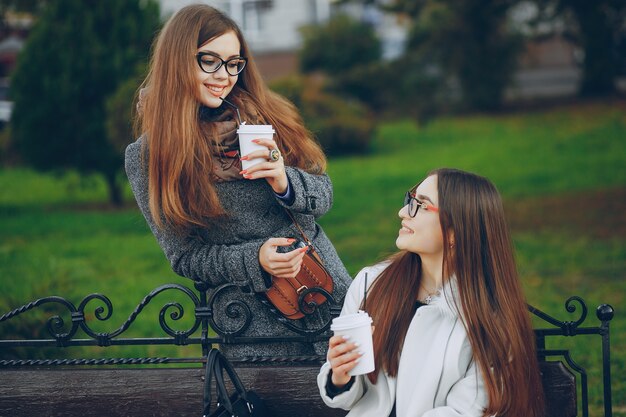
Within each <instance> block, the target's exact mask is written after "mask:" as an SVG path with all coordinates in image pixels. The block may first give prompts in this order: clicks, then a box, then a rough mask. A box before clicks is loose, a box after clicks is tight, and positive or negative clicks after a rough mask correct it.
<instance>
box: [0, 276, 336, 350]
mask: <svg viewBox="0 0 626 417" xmlns="http://www.w3.org/2000/svg"><path fill="white" fill-rule="evenodd" d="M195 289H196V291H195V292H194V291H193V290H191V289H189V288H187V287H185V286H183V285H179V284H165V285H162V286H159V287H157V288H155V289H154V290H152V291H151V292H150V293H149V294H148V295H146V296H145V297H144V298H143V300H142V301H141V302H140V303H139V304H138V305H137V306H136V307H135V309H134V310H133V312H132V313H131V314H130V315H129V317H128V318H127V319H126V320H125V321H124V322H123V323H122V324H121V325H120V326H119V327H118V328H116V329H114V330H112V331H107V332H99V331H96V330H94V328H93V327H92V326H93V325H92V326H90V324H89V322H88V320H87V319H86V316H89V315H86V312H87V311H89V308H90V307H89V306H91V305H92V304H93V303H94V302H96V303H99V304H100V305H98V306H96V307H95V308H94V310H93V317H95V318H96V319H97V320H98V321H101V322H106V321H107V320H109V319H110V318H111V317H112V315H113V303H112V302H111V300H110V299H109V298H108V297H106V296H105V295H102V294H98V293H94V294H89V295H87V296H86V297H84V298H83V299H82V300H81V302H80V303H79V304H78V307H75V306H74V304H72V303H71V302H70V301H68V300H66V299H65V298H62V297H58V296H50V297H45V298H41V299H38V300H36V301H33V302H31V303H28V304H25V305H24V306H22V307H20V308H18V309H15V310H12V311H10V312H9V313H7V314H4V315H3V316H0V325H1V323H2V322H5V321H7V320H11V319H14V318H16V317H17V316H19V315H21V314H23V313H25V312H27V311H29V310H32V309H34V308H37V307H40V306H42V305H44V304H50V303H53V304H58V305H61V306H63V307H64V308H65V309H66V310H67V312H68V313H69V315H70V317H71V325H68V324H67V323H66V321H65V320H64V319H63V317H62V315H63V314H62V313H59V314H55V315H53V316H52V317H50V318H48V319H47V329H48V332H49V333H50V335H51V336H52V338H53V339H54V340H40V339H29V340H0V347H11V346H54V345H56V346H73V345H97V346H110V345H112V344H115V345H125V344H134V345H137V344H140V345H149V344H157V343H158V344H164V343H171V344H175V345H185V344H190V343H194V344H202V345H203V347H206V346H209V345H210V344H211V343H221V342H226V341H228V342H229V343H236V342H237V340H238V339H237V337H239V336H241V335H242V334H243V333H244V332H245V331H246V329H248V328H249V327H250V324H251V323H252V320H253V313H252V310H251V308H250V306H249V305H248V304H246V302H244V301H243V300H242V299H240V298H238V297H229V295H228V294H229V292H231V291H241V290H240V288H239V287H237V286H236V285H234V284H230V283H227V284H224V285H221V286H219V287H217V288H215V289H212V290H211V289H209V288H208V286H207V285H206V284H204V283H195ZM171 291H175V292H182V293H183V294H184V295H185V296H186V297H187V298H188V299H189V301H190V302H191V303H192V304H193V308H194V321H193V323H192V325H191V327H189V328H187V329H183V330H176V329H175V328H174V327H173V326H171V325H170V324H169V323H168V321H169V320H171V321H178V320H180V319H181V318H183V316H184V315H185V309H184V307H183V305H182V304H181V303H180V302H174V301H170V302H167V303H165V304H164V305H163V307H162V308H161V309H160V311H159V325H160V327H161V329H162V330H163V332H164V333H165V334H167V335H168V336H169V337H170V338H171V339H170V340H169V342H168V341H167V340H166V341H164V340H163V339H162V338H141V339H121V338H120V336H122V335H123V334H124V333H125V332H126V331H127V330H128V329H129V328H130V327H131V326H132V324H133V323H134V322H135V321H136V319H137V318H138V316H139V315H140V314H141V313H142V312H143V310H144V309H145V308H146V306H147V305H148V304H149V303H150V302H151V301H152V300H153V299H154V298H155V297H156V296H158V295H159V294H161V293H164V292H171ZM207 294H208V295H209V297H208V299H207ZM311 294H316V296H317V294H321V295H322V296H323V297H324V299H325V300H326V301H325V302H324V304H325V305H326V306H328V308H326V307H324V308H323V309H321V310H323V311H324V313H325V317H324V320H321V321H320V320H319V318H318V319H317V320H316V323H317V324H316V325H315V326H311V325H310V323H307V324H303V322H302V321H299V320H288V319H286V318H284V317H283V316H282V315H280V313H278V312H277V311H276V310H273V308H272V306H271V305H270V304H269V303H267V301H266V300H265V304H266V305H267V306H268V308H270V310H272V311H274V312H275V313H276V319H277V321H278V322H280V323H282V324H283V325H284V326H285V327H286V328H287V329H289V330H291V331H292V332H293V336H284V337H283V336H281V337H278V339H280V340H281V341H285V342H288V341H291V340H293V341H302V340H304V339H305V340H307V341H312V340H313V339H314V338H315V337H318V338H319V339H320V340H321V339H322V338H324V337H325V336H326V334H325V332H326V331H327V330H328V328H329V326H330V322H331V320H332V318H333V317H335V316H337V315H338V314H339V311H340V306H337V305H336V300H335V299H334V297H333V296H332V294H330V293H328V292H327V291H325V290H324V289H321V288H310V289H307V290H305V291H303V292H302V294H301V295H300V299H299V303H300V307H301V309H302V311H303V312H305V314H306V315H307V316H313V315H315V313H316V312H319V311H320V306H319V305H318V304H317V303H316V302H312V301H307V300H308V299H310V298H311V297H308V296H309V295H311ZM251 300H260V301H261V302H264V301H263V300H264V298H263V297H262V296H260V297H258V298H251ZM254 302H256V301H254ZM305 320H306V319H305ZM200 326H202V329H203V331H202V336H201V337H200V338H197V337H196V338H192V335H194V334H195V333H196V332H197V331H198V329H199V328H200ZM79 328H80V329H81V330H82V331H83V332H84V334H85V335H87V336H88V337H89V339H76V338H75V336H76V333H77V331H78V329H79ZM209 328H210V329H212V330H213V331H214V332H215V333H217V335H218V336H217V337H214V338H211V337H209V336H208V331H207V330H208V329H209ZM302 336H304V339H303V338H302ZM157 339H158V340H157ZM245 340H246V342H247V343H255V338H254V337H245ZM316 340H317V339H316ZM259 341H262V340H261V338H259Z"/></svg>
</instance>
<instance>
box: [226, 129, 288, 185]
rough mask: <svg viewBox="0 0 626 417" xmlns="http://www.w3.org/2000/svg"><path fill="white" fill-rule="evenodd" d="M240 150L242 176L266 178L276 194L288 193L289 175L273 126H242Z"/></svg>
mask: <svg viewBox="0 0 626 417" xmlns="http://www.w3.org/2000/svg"><path fill="white" fill-rule="evenodd" d="M237 133H238V134H239V149H240V152H241V167H242V171H241V172H240V174H241V175H242V176H243V177H244V178H245V179H249V180H255V179H259V178H265V179H266V181H267V182H268V184H269V185H270V186H271V187H272V190H274V192H275V193H278V194H284V193H285V192H286V191H287V184H288V180H287V173H286V172H285V164H284V161H283V157H282V155H281V154H280V151H279V149H278V146H277V145H276V142H275V141H274V139H273V135H274V129H273V128H272V126H271V125H245V124H243V125H240V126H239V130H237Z"/></svg>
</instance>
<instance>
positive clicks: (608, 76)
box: [571, 0, 617, 96]
mask: <svg viewBox="0 0 626 417" xmlns="http://www.w3.org/2000/svg"><path fill="white" fill-rule="evenodd" d="M603 3H604V2H598V1H596V0H594V1H588V0H582V1H574V2H572V5H571V7H572V9H573V12H574V15H575V16H576V19H577V21H578V25H579V27H580V32H581V37H582V46H583V49H584V51H585V58H584V62H583V80H582V84H581V86H580V94H581V95H582V96H605V95H609V94H612V93H614V92H615V77H616V74H617V63H616V59H615V58H614V55H613V51H614V47H615V44H614V40H613V31H614V28H613V27H612V26H611V21H610V19H609V18H608V16H607V14H606V13H607V12H606V11H605V10H604V8H606V4H603Z"/></svg>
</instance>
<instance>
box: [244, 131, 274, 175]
mask: <svg viewBox="0 0 626 417" xmlns="http://www.w3.org/2000/svg"><path fill="white" fill-rule="evenodd" d="M237 134H238V135H239V152H240V153H241V156H246V155H248V154H250V153H252V152H254V151H265V152H266V153H268V154H269V151H270V150H269V148H268V147H267V146H263V145H258V144H256V143H254V142H252V141H253V140H254V139H272V138H273V137H274V129H273V128H272V125H246V124H241V125H239V129H237ZM263 161H267V158H254V159H250V160H247V161H241V168H242V169H248V168H250V167H251V166H253V165H256V164H258V163H259V162H263Z"/></svg>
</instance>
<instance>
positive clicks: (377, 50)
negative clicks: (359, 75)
mask: <svg viewBox="0 0 626 417" xmlns="http://www.w3.org/2000/svg"><path fill="white" fill-rule="evenodd" d="M301 33H302V38H303V46H302V49H301V51H300V67H301V69H302V70H303V71H304V72H311V71H317V70H320V71H324V72H326V73H328V74H330V75H333V76H334V75H336V74H342V73H344V72H346V71H348V70H350V69H352V68H355V67H358V66H360V65H364V64H368V63H370V62H374V61H378V60H380V56H381V45H380V41H379V40H378V38H377V37H376V33H375V32H374V29H373V28H372V27H371V26H370V25H368V24H365V23H361V22H359V21H356V20H354V19H352V18H351V17H349V16H347V15H343V14H340V15H337V16H334V17H333V18H331V19H330V20H329V21H328V23H326V24H325V25H321V26H318V25H311V26H305V27H303V28H302V29H301Z"/></svg>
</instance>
